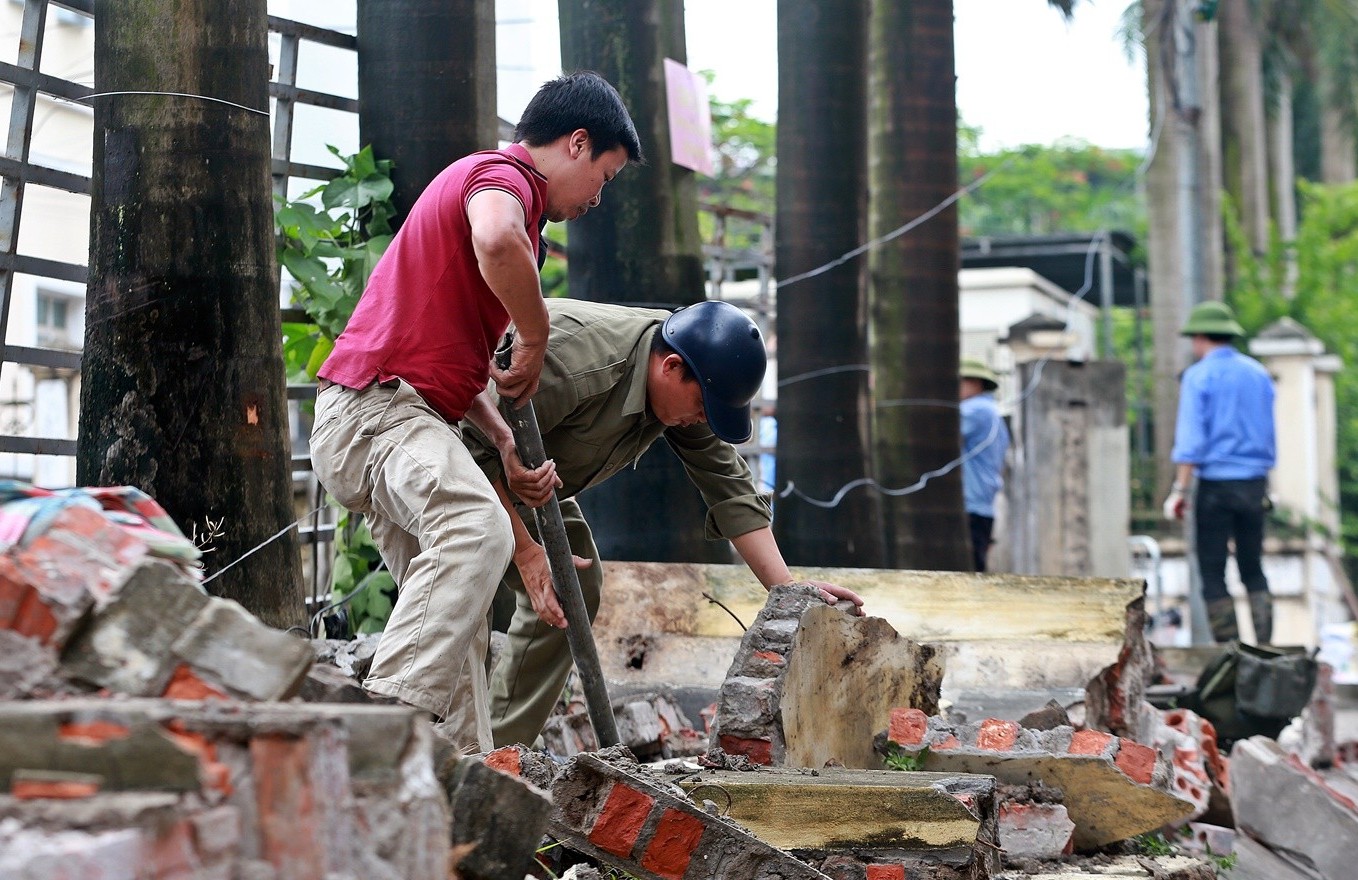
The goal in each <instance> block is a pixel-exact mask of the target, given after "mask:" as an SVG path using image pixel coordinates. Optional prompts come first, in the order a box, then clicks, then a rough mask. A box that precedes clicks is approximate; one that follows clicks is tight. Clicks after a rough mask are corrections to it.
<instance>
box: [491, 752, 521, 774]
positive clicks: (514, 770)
mask: <svg viewBox="0 0 1358 880" xmlns="http://www.w3.org/2000/svg"><path fill="white" fill-rule="evenodd" d="M485 764H486V766H487V767H489V768H491V769H492V770H499V771H500V772H501V773H508V774H509V775H510V776H520V775H522V771H521V769H520V767H519V750H518V748H516V747H515V746H505V747H504V748H502V749H496V750H495V751H493V752H491V753H490V754H489V755H486V757H485Z"/></svg>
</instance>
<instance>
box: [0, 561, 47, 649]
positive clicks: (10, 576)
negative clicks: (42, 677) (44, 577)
mask: <svg viewBox="0 0 1358 880" xmlns="http://www.w3.org/2000/svg"><path fill="white" fill-rule="evenodd" d="M0 627H4V628H5V629H11V630H14V631H15V632H17V633H18V634H19V635H21V636H28V637H29V638H31V639H37V640H38V641H39V642H42V643H43V644H44V645H51V644H52V643H53V638H52V637H53V634H54V633H56V631H57V618H56V616H55V615H54V614H53V613H52V610H51V609H50V608H48V607H47V605H45V604H44V603H43V601H42V599H41V598H40V597H39V595H38V592H37V590H35V589H33V587H31V586H29V584H28V583H26V581H25V576H24V574H23V573H22V572H20V571H19V570H18V569H17V568H15V566H14V563H13V561H11V560H10V559H9V557H7V556H0Z"/></svg>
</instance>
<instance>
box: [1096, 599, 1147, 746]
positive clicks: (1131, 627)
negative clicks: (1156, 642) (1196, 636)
mask: <svg viewBox="0 0 1358 880" xmlns="http://www.w3.org/2000/svg"><path fill="white" fill-rule="evenodd" d="M1145 606H1146V600H1145V599H1144V598H1137V599H1135V600H1133V601H1131V602H1129V603H1128V604H1127V607H1126V629H1125V630H1124V632H1123V638H1122V647H1121V648H1119V650H1118V656H1117V660H1116V661H1114V662H1113V663H1111V664H1109V665H1108V666H1107V667H1105V668H1104V669H1101V670H1099V673H1098V675H1095V676H1093V677H1092V678H1091V679H1090V680H1089V683H1088V685H1087V686H1086V688H1085V719H1084V723H1085V726H1086V727H1090V728H1093V729H1094V730H1105V731H1107V732H1109V733H1112V734H1114V735H1116V736H1122V737H1128V738H1131V739H1133V740H1136V741H1137V742H1150V741H1151V737H1152V735H1153V733H1154V730H1155V725H1156V723H1157V721H1158V718H1157V716H1156V714H1155V711H1156V710H1155V708H1154V707H1153V706H1151V705H1150V703H1148V702H1146V685H1147V684H1149V683H1150V681H1151V677H1152V673H1153V672H1154V668H1155V658H1154V656H1153V655H1152V653H1151V643H1150V640H1149V639H1147V638H1146V626H1147V619H1146V607H1145Z"/></svg>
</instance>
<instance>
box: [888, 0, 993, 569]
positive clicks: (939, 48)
mask: <svg viewBox="0 0 1358 880" xmlns="http://www.w3.org/2000/svg"><path fill="white" fill-rule="evenodd" d="M870 22H871V24H870V26H869V36H868V71H869V74H868V77H869V83H870V86H869V89H868V93H869V95H870V99H869V110H868V119H869V126H870V127H869V131H868V184H869V186H868V237H869V238H870V239H873V240H875V239H878V238H880V237H882V236H884V235H886V234H888V233H890V232H891V231H892V230H894V229H896V228H898V227H900V226H901V225H903V224H904V223H906V222H907V221H909V220H911V219H913V218H915V217H918V216H920V215H922V214H924V213H925V212H926V211H928V210H930V209H931V208H934V207H935V206H936V205H938V204H939V203H941V202H943V201H944V200H945V199H947V198H948V197H949V196H950V195H952V193H953V191H954V190H955V189H956V187H957V100H956V90H955V87H954V63H953V10H952V3H951V2H919V0H916V2H910V3H901V2H898V0H873V2H872V3H871V15H870ZM958 263H959V241H958V229H957V210H956V207H955V206H950V207H949V208H947V209H946V210H944V211H943V212H941V213H940V214H938V215H937V216H935V217H933V218H932V219H930V220H928V221H927V222H925V223H923V224H922V225H920V226H917V227H916V228H914V229H913V230H911V231H910V232H908V233H906V234H905V235H902V236H900V237H898V238H896V239H894V240H893V241H890V242H889V243H886V244H883V245H881V246H880V247H877V248H874V249H873V250H872V251H871V252H870V255H869V257H868V302H869V304H870V314H871V320H872V325H871V334H870V341H871V355H870V361H871V363H872V376H873V384H872V394H873V400H874V410H873V415H874V422H873V432H874V436H873V450H874V453H875V456H874V460H875V464H876V468H875V471H876V475H877V479H878V480H879V481H881V482H882V483H884V484H886V485H888V486H890V487H893V488H895V487H903V486H908V485H910V484H913V483H914V482H915V481H916V480H918V479H919V477H920V476H921V475H922V474H925V473H928V472H930V471H933V470H935V469H937V468H941V467H943V466H944V465H946V464H947V463H948V462H950V461H952V460H953V459H955V458H956V457H957V456H958V454H959V453H960V445H961V444H960V424H959V420H958V411H957V406H956V404H957V363H958V346H959V341H958V303H957V271H958ZM900 401H912V403H910V404H909V405H903V404H901V403H900ZM913 401H934V403H924V404H920V403H913ZM882 504H883V508H884V514H885V516H884V519H885V526H886V528H885V533H886V537H885V545H886V547H885V549H886V562H887V564H888V565H890V566H891V567H894V568H927V569H934V570H947V571H967V570H970V568H971V565H972V562H971V552H970V538H969V532H968V530H967V518H966V511H965V510H964V508H963V504H962V480H961V471H960V469H957V470H953V471H951V472H950V473H948V474H946V475H944V476H941V477H936V478H934V479H932V480H930V482H929V483H927V484H926V485H925V486H924V487H923V489H922V490H921V491H917V492H914V493H911V494H908V495H902V496H895V497H892V496H887V497H885V498H884V499H883V502H882Z"/></svg>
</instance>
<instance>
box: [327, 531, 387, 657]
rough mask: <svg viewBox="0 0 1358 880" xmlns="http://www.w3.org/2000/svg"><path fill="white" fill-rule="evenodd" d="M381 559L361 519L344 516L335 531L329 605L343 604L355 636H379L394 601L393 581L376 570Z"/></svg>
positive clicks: (379, 570)
mask: <svg viewBox="0 0 1358 880" xmlns="http://www.w3.org/2000/svg"><path fill="white" fill-rule="evenodd" d="M381 561H382V555H381V553H379V552H378V550H377V545H376V544H375V543H373V539H372V534H371V533H370V532H369V531H368V525H367V523H365V522H363V519H362V517H361V516H359V515H357V514H353V513H345V514H344V515H343V516H342V517H340V521H339V523H338V524H337V525H336V527H335V562H334V577H333V579H332V581H331V601H334V602H339V601H341V600H344V599H346V598H347V600H348V601H347V602H346V603H345V604H346V605H347V607H348V609H349V623H350V626H351V627H352V629H353V631H354V633H355V634H359V633H376V632H381V631H382V628H383V627H384V626H386V623H387V618H388V617H390V616H391V609H392V607H393V605H394V603H395V601H396V581H395V580H394V579H393V578H392V576H391V573H390V572H389V571H387V570H386V569H379V568H378V565H379V564H380V563H381Z"/></svg>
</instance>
